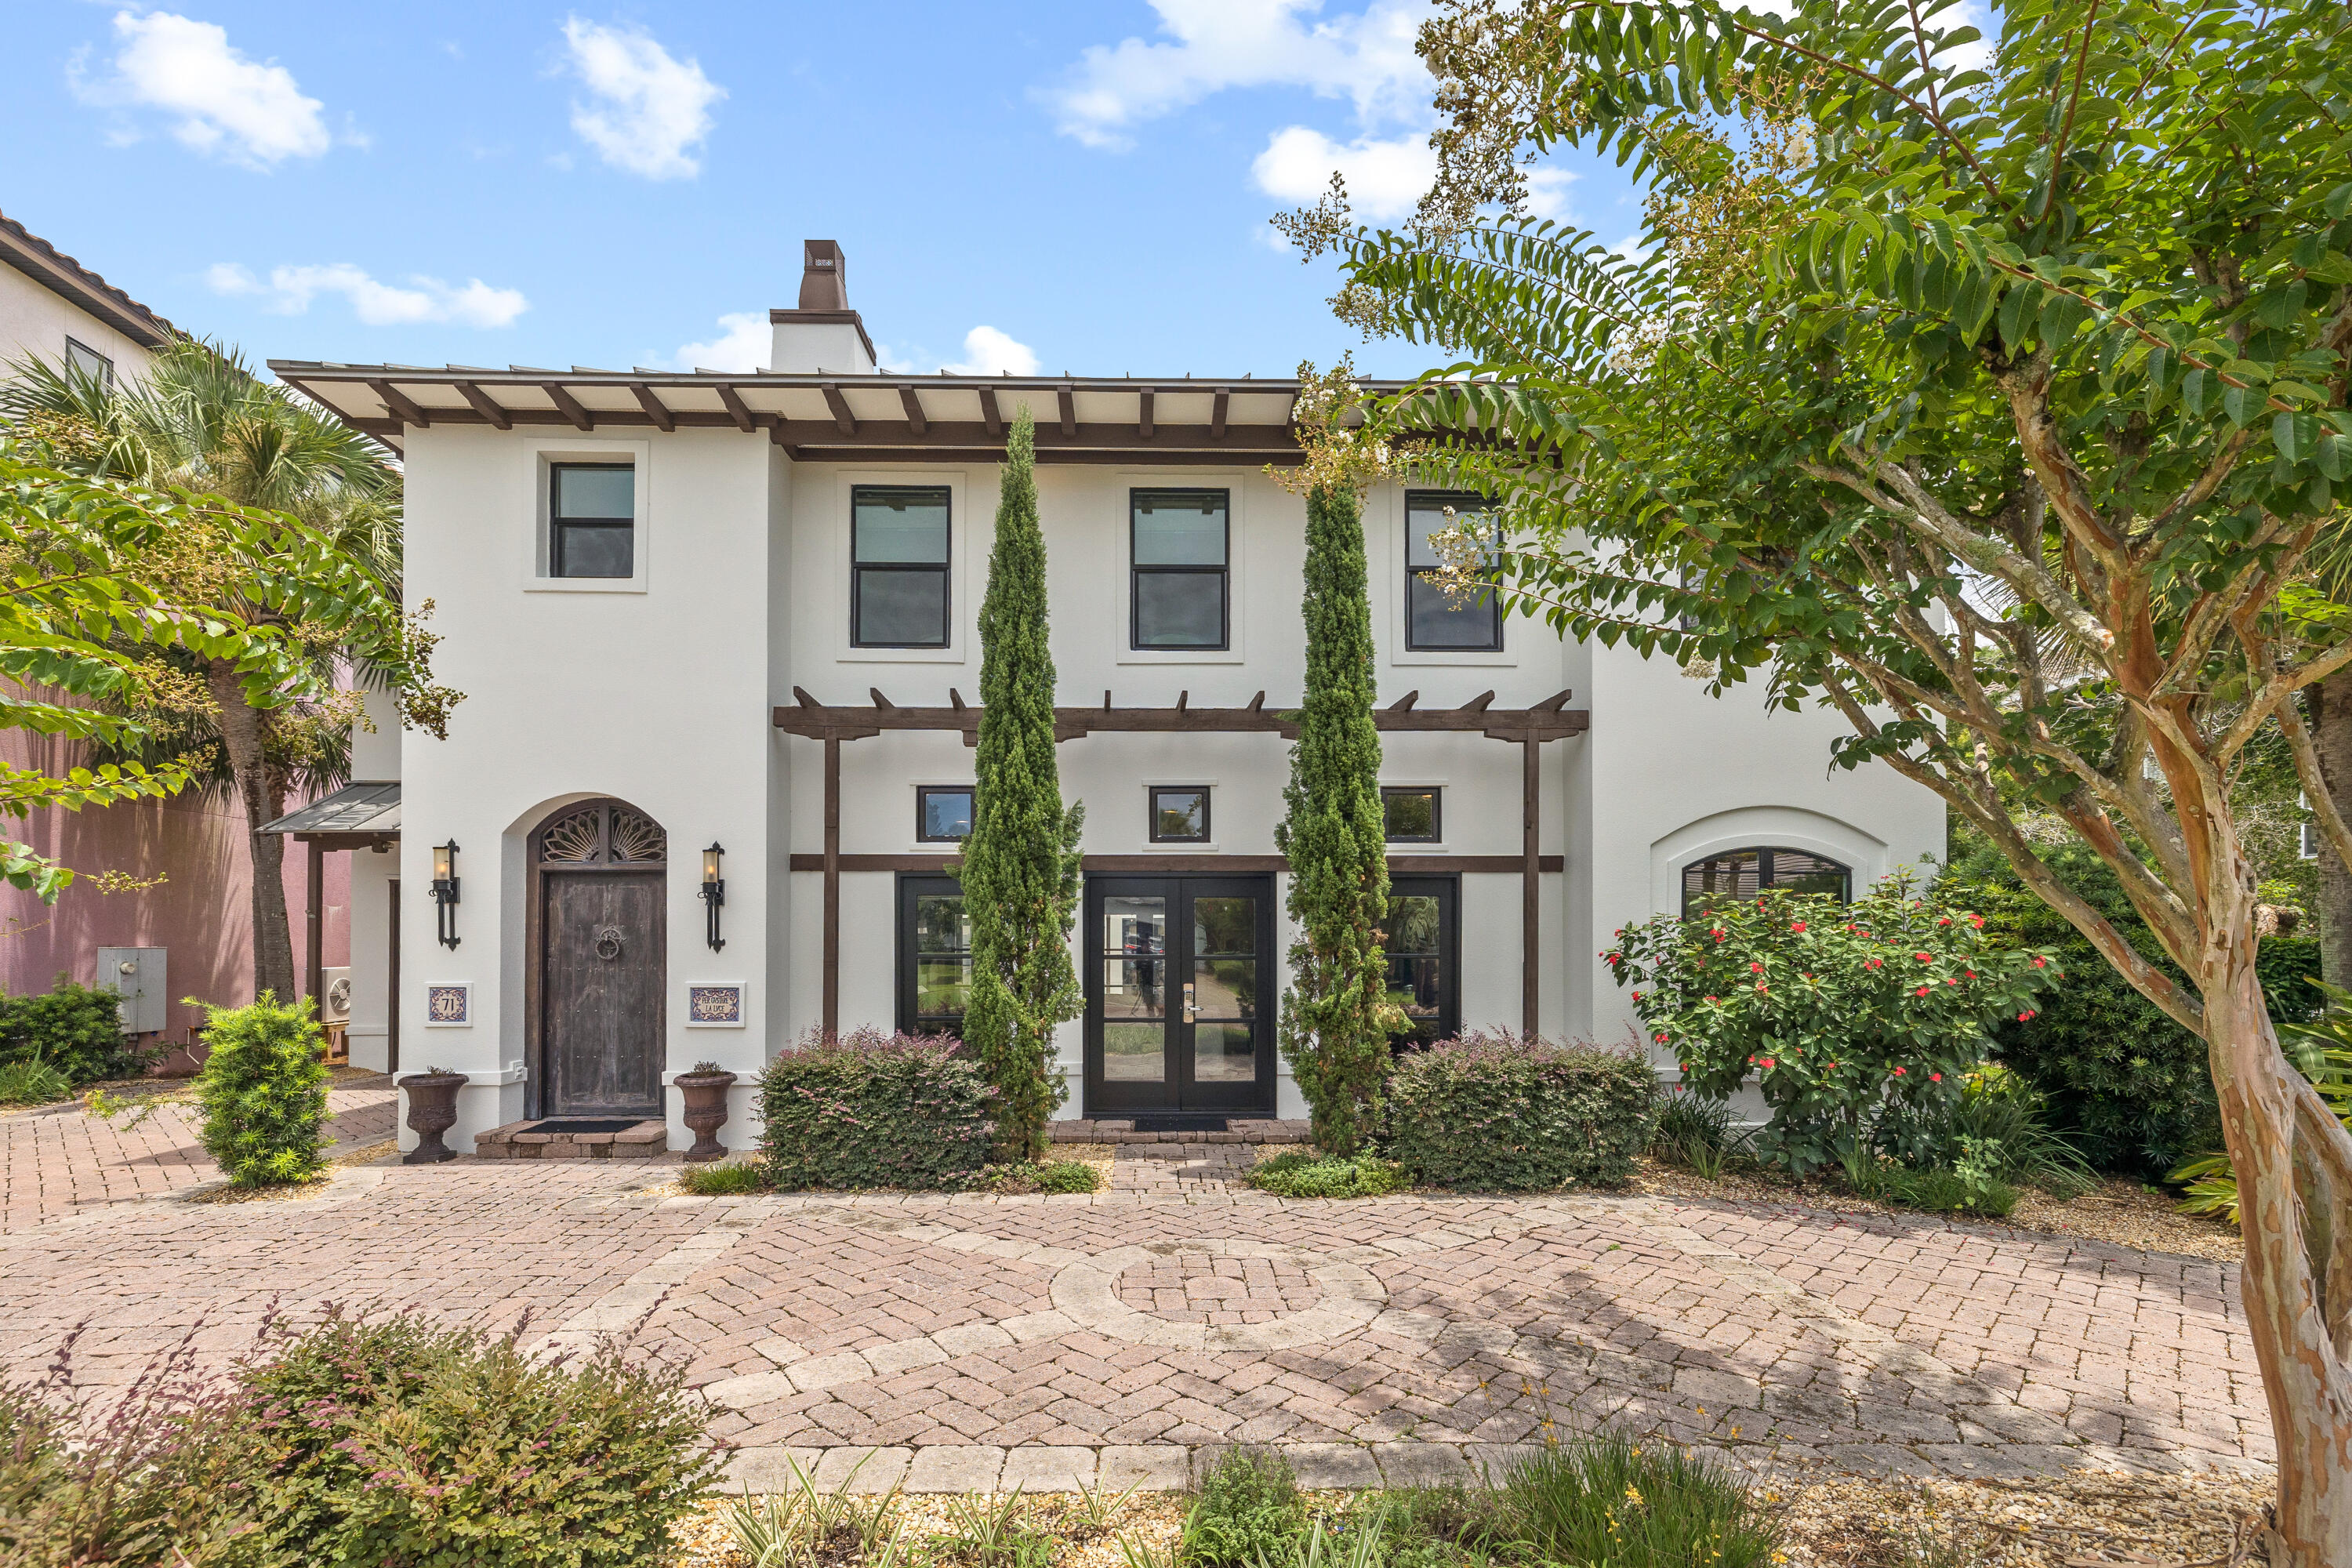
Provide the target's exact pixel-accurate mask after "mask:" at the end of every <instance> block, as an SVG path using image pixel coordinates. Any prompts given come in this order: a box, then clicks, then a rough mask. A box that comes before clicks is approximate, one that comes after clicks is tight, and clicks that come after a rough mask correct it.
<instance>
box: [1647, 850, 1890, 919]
mask: <svg viewBox="0 0 2352 1568" xmlns="http://www.w3.org/2000/svg"><path fill="white" fill-rule="evenodd" d="M1766 888H1786V889H1790V891H1791V892H1798V893H1834V894H1836V895H1837V896H1838V898H1839V899H1841V900H1847V901H1851V900H1853V869H1852V868H1849V867H1845V866H1842V865H1840V864H1838V862H1836V861H1835V860H1832V859H1830V858H1828V857H1827V856H1823V855H1815V854H1813V853H1812V852H1811V851H1810V850H1805V849H1773V848H1769V847H1759V848H1755V849H1727V850H1725V851H1724V852H1723V853H1721V854H1719V855H1710V856H1708V857H1707V858H1706V859H1704V860H1694V861H1692V862H1691V863H1690V864H1689V865H1687V866H1685V867H1684V868H1683V915H1684V918H1685V919H1688V918H1689V917H1690V916H1692V915H1696V914H1705V913H1706V911H1707V910H1710V909H1712V908H1713V907H1715V906H1716V905H1717V904H1719V903H1730V902H1732V901H1734V900H1739V899H1752V898H1754V897H1755V896H1756V895H1757V893H1758V892H1759V891H1760V890H1762V889H1766Z"/></svg>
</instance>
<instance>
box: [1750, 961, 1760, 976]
mask: <svg viewBox="0 0 2352 1568" xmlns="http://www.w3.org/2000/svg"><path fill="white" fill-rule="evenodd" d="M1748 973H1750V974H1761V973H1764V966H1763V965H1762V964H1760V963H1751V964H1749V965H1748Z"/></svg>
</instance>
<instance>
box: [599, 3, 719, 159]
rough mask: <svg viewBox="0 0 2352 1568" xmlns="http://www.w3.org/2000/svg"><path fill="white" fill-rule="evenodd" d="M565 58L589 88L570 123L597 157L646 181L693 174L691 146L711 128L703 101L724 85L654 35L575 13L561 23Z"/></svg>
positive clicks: (707, 105) (708, 103)
mask: <svg viewBox="0 0 2352 1568" xmlns="http://www.w3.org/2000/svg"><path fill="white" fill-rule="evenodd" d="M563 41H564V43H565V45H566V47H568V49H569V51H570V58H569V59H568V61H567V63H568V64H569V65H570V66H571V68H572V70H573V71H574V72H576V73H578V75H579V78H580V80H581V82H582V84H583V85H584V86H585V87H586V88H587V89H588V91H589V93H590V94H591V95H592V96H591V98H590V99H589V100H588V101H585V102H575V103H573V104H572V130H574V131H576V132H579V133H580V137H581V140H583V141H584V142H587V143H588V144H589V145H590V146H592V147H593V148H595V149H596V151H597V152H598V153H601V154H602V155H603V156H604V162H606V163H610V164H612V165H613V167H614V168H616V169H624V170H626V171H627V172H628V173H630V174H642V175H644V176H645V177H646V179H648V180H675V179H692V178H693V177H694V176H695V175H696V174H700V173H701V172H702V164H701V163H700V162H699V161H698V159H696V158H695V157H694V155H693V153H692V152H691V151H690V150H691V149H695V148H698V147H700V146H701V145H702V142H703V139H704V138H705V137H707V136H709V134H710V123H711V121H710V106H711V105H712V104H714V103H716V102H718V101H719V100H720V99H722V98H725V97H726V96H727V89H725V88H723V87H720V86H719V85H718V84H717V83H716V82H714V81H712V80H711V79H709V77H706V76H704V75H703V74H702V67H701V66H700V65H699V64H698V63H697V62H696V61H695V60H694V59H692V58H687V59H683V60H680V59H676V58H672V57H671V55H670V53H669V51H668V50H667V49H665V48H663V47H661V45H660V44H658V43H656V42H655V40H654V37H653V35H652V34H650V33H646V32H644V31H641V30H638V29H634V28H621V27H605V26H598V25H597V24H596V23H593V22H583V21H582V20H581V19H580V18H579V17H577V16H572V17H568V18H566V20H565V21H564V24H563Z"/></svg>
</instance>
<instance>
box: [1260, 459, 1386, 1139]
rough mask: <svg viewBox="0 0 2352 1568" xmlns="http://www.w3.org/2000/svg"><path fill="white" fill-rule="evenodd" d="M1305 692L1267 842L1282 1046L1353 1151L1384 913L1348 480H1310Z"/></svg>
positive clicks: (1370, 1048) (1375, 1054)
mask: <svg viewBox="0 0 2352 1568" xmlns="http://www.w3.org/2000/svg"><path fill="white" fill-rule="evenodd" d="M1305 614H1306V619H1307V700H1306V705H1305V707H1304V708H1303V709H1302V710H1301V711H1300V713H1299V716H1298V742H1297V745H1295V746H1293V747H1292V748H1291V751H1290V783H1289V784H1288V785H1287V786H1286V788H1285V789H1284V791H1283V801H1284V804H1285V805H1286V808H1287V810H1286V814H1285V816H1284V818H1283V821H1282V823H1281V825H1280V826H1277V827H1276V829H1275V832H1274V842H1275V846H1276V847H1277V848H1278V849H1280V850H1281V851H1282V852H1283V854H1285V855H1286V856H1288V857H1289V858H1290V899H1289V910H1290V918H1291V919H1292V920H1293V921H1296V922H1297V926H1298V931H1299V938H1298V941H1297V942H1294V943H1293V944H1292V945H1291V949H1290V980H1291V984H1290V989H1289V990H1288V991H1287V992H1286V993H1285V994H1284V995H1283V998H1282V1054H1283V1056H1284V1057H1285V1058H1287V1059H1288V1061H1289V1062H1290V1068H1291V1071H1292V1072H1293V1073H1295V1074H1296V1075H1297V1079H1298V1088H1299V1091H1300V1092H1301V1093H1302V1094H1304V1095H1305V1096H1306V1097H1307V1106H1308V1108H1309V1109H1310V1110H1311V1111H1312V1113H1313V1116H1314V1122H1315V1142H1317V1144H1318V1145H1319V1146H1321V1147H1322V1148H1324V1149H1326V1150H1328V1151H1330V1152H1334V1153H1352V1152H1355V1151H1356V1150H1357V1149H1358V1148H1360V1146H1361V1145H1362V1143H1363V1141H1364V1139H1365V1138H1366V1137H1367V1136H1368V1135H1369V1134H1370V1131H1371V1126H1372V1118H1373V1114H1374V1112H1375V1110H1377V1108H1378V1103H1379V1099H1380V1088H1381V1079H1382V1076H1383V1075H1384V1074H1385V1072H1386V1071H1387V1067H1388V1059H1389V1035H1388V1028H1387V1026H1386V1023H1385V1021H1384V1016H1383V1015H1384V1014H1385V1012H1386V1009H1385V1007H1384V1006H1383V1004H1384V1003H1385V1001H1386V999H1387V993H1388V985H1387V974H1386V967H1387V966H1386V963H1385V960H1384V957H1383V954H1382V952H1381V942H1382V940H1383V939H1382V936H1381V926H1382V924H1383V923H1384V922H1385V921H1386V919H1387V915H1388V896H1389V866H1388V842H1387V834H1386V831H1385V830H1384V828H1383V826H1382V823H1381V784H1380V780H1381V738H1380V733H1379V731H1377V730H1375V729H1374V728H1373V727H1372V698H1373V685H1372V679H1373V677H1372V671H1373V653H1372V612H1371V605H1370V598H1369V595H1368V592H1367V589H1366V586H1365V568H1364V530H1363V522H1362V510H1361V505H1360V502H1359V500H1358V499H1357V492H1356V489H1355V487H1354V486H1353V485H1351V484H1349V483H1346V482H1344V481H1342V480H1337V479H1330V480H1326V481H1325V482H1322V483H1318V484H1316V485H1315V486H1314V487H1313V488H1312V489H1309V490H1308V491H1307V597H1306V603H1305Z"/></svg>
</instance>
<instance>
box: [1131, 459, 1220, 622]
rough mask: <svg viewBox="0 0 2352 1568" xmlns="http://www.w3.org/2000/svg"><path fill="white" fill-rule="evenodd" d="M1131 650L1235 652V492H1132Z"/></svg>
mask: <svg viewBox="0 0 2352 1568" xmlns="http://www.w3.org/2000/svg"><path fill="white" fill-rule="evenodd" d="M1128 500H1129V522H1128V527H1129V537H1128V542H1129V563H1130V572H1129V576H1130V578H1131V581H1130V582H1129V595H1128V597H1129V614H1128V633H1129V636H1128V646H1129V647H1134V648H1139V649H1149V648H1207V649H1221V648H1224V647H1230V646H1231V642H1232V636H1231V633H1232V628H1231V626H1230V624H1229V623H1230V621H1231V618H1232V617H1231V615H1230V613H1229V606H1230V600H1231V595H1230V594H1229V592H1228V589H1229V588H1230V586H1231V584H1230V583H1229V581H1228V576H1229V569H1230V566H1231V560H1230V555H1231V551H1232V547H1233V530H1232V526H1231V525H1232V510H1233V509H1232V500H1233V498H1232V493H1231V492H1230V491H1226V490H1189V489H1188V490H1172V489H1171V490H1131V491H1129V496H1128Z"/></svg>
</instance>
